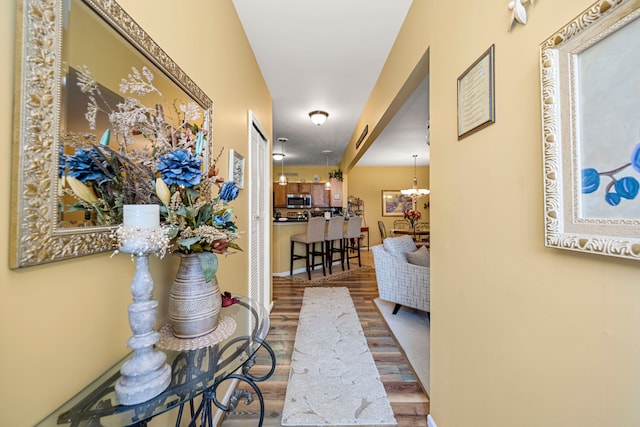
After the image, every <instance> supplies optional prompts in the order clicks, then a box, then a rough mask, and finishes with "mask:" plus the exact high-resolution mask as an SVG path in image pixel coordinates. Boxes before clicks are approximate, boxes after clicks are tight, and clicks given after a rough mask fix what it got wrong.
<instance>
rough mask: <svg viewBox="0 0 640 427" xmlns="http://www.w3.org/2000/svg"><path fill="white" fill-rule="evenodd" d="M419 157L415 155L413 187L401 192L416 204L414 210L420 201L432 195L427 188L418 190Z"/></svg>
mask: <svg viewBox="0 0 640 427" xmlns="http://www.w3.org/2000/svg"><path fill="white" fill-rule="evenodd" d="M417 157H418V155H417V154H414V155H413V186H412V187H411V188H409V189H407V190H400V192H401V193H402V194H404V195H405V196H408V197H411V201H412V202H413V204H414V209H415V204H416V202H417V201H418V199H419V198H420V197H422V196H426V195H427V194H429V193H430V191H429V190H427V189H426V188H418V178H417Z"/></svg>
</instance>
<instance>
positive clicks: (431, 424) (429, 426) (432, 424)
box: [427, 414, 438, 427]
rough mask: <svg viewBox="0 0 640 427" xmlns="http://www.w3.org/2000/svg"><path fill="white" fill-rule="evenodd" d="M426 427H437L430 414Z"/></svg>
mask: <svg viewBox="0 0 640 427" xmlns="http://www.w3.org/2000/svg"><path fill="white" fill-rule="evenodd" d="M427 427H438V426H437V425H436V422H435V421H434V420H433V417H432V416H431V414H429V415H427Z"/></svg>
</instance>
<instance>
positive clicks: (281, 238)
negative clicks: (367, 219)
mask: <svg viewBox="0 0 640 427" xmlns="http://www.w3.org/2000/svg"><path fill="white" fill-rule="evenodd" d="M345 225H346V220H345ZM361 230H362V232H366V233H367V242H368V240H369V239H368V233H369V228H368V227H364V226H363V227H362V228H361ZM306 231H307V221H306V220H304V219H302V220H299V219H287V220H286V221H277V220H276V221H274V222H273V227H272V232H271V236H272V238H271V274H272V275H273V276H288V275H289V267H290V266H289V262H290V259H291V236H292V235H294V234H299V233H304V232H306ZM318 245H319V244H318ZM367 246H368V243H367ZM361 247H364V246H361ZM318 248H319V247H318ZM298 250H299V249H298ZM316 268H322V266H319V267H316ZM304 271H306V269H305V261H304V259H297V260H295V261H294V262H293V274H296V273H302V272H304Z"/></svg>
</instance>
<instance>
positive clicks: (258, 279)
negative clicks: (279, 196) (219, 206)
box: [247, 110, 272, 310]
mask: <svg viewBox="0 0 640 427" xmlns="http://www.w3.org/2000/svg"><path fill="white" fill-rule="evenodd" d="M248 123H249V132H248V133H249V168H248V175H249V176H248V179H247V182H248V183H249V185H248V188H247V190H248V195H249V230H248V233H249V295H248V296H249V298H251V299H253V300H255V301H257V302H259V303H260V304H262V305H263V306H264V307H265V308H266V309H267V310H270V309H271V304H272V301H271V278H270V276H269V275H270V271H269V268H268V266H270V265H271V252H270V242H271V235H270V231H271V228H270V219H271V215H269V214H268V210H269V203H270V194H271V186H270V180H269V167H270V165H271V155H270V154H269V140H268V138H267V136H266V133H265V132H264V130H263V128H262V126H261V125H260V122H259V121H258V119H257V118H256V116H255V115H254V114H253V112H252V111H251V110H249V114H248Z"/></svg>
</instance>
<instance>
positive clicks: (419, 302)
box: [371, 235, 431, 314]
mask: <svg viewBox="0 0 640 427" xmlns="http://www.w3.org/2000/svg"><path fill="white" fill-rule="evenodd" d="M371 250H372V251H373V262H374V267H375V270H376V280H377V282H378V293H379V295H380V298H381V299H384V300H387V301H390V302H393V303H395V304H396V305H395V308H394V309H393V314H396V313H397V312H398V310H399V309H400V308H401V307H402V306H405V307H411V308H415V309H418V310H423V311H426V312H427V313H430V311H431V310H430V298H429V282H430V277H431V275H430V257H429V250H428V249H427V248H426V247H425V246H421V247H420V248H418V247H416V244H415V243H414V241H413V239H412V238H411V236H408V235H402V236H398V237H388V238H386V239H384V240H383V241H382V244H381V245H376V246H373V247H372V248H371Z"/></svg>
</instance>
